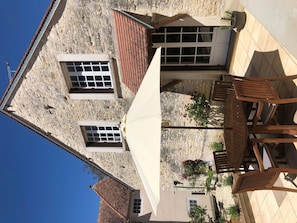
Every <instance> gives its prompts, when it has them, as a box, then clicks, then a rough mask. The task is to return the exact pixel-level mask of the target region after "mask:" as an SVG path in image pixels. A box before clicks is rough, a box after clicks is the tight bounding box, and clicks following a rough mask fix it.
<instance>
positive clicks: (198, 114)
mask: <svg viewBox="0 0 297 223" xmlns="http://www.w3.org/2000/svg"><path fill="white" fill-rule="evenodd" d="M191 100H192V102H191V103H189V104H187V105H186V111H187V112H188V116H189V118H191V119H193V120H194V121H195V122H197V123H198V124H199V125H202V126H205V125H206V124H207V119H208V117H209V112H210V105H209V102H208V101H207V100H206V97H205V95H203V94H195V95H193V96H192V97H191Z"/></svg>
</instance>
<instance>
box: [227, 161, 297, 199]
mask: <svg viewBox="0 0 297 223" xmlns="http://www.w3.org/2000/svg"><path fill="white" fill-rule="evenodd" d="M281 173H289V174H297V169H290V168H274V167H272V168H269V169H267V170H264V171H262V172H261V171H259V170H254V171H249V172H247V173H244V174H240V175H237V176H235V177H234V183H233V188H232V194H236V193H242V192H247V191H255V190H280V191H290V192H297V189H296V188H288V187H283V186H282V185H277V184H276V181H277V179H278V177H279V176H280V174H281Z"/></svg>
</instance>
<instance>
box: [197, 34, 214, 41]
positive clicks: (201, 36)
mask: <svg viewBox="0 0 297 223" xmlns="http://www.w3.org/2000/svg"><path fill="white" fill-rule="evenodd" d="M198 42H212V34H199V35H198Z"/></svg>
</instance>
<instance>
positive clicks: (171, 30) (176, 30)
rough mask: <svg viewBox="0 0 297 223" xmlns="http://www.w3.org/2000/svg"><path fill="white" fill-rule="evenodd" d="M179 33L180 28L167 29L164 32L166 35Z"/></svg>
mask: <svg viewBox="0 0 297 223" xmlns="http://www.w3.org/2000/svg"><path fill="white" fill-rule="evenodd" d="M180 31H181V27H167V28H166V32H167V33H178V32H180Z"/></svg>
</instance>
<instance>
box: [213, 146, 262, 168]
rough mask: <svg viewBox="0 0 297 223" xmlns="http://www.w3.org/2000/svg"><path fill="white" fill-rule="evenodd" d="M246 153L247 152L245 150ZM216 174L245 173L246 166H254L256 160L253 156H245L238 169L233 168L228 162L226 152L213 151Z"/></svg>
mask: <svg viewBox="0 0 297 223" xmlns="http://www.w3.org/2000/svg"><path fill="white" fill-rule="evenodd" d="M247 152H248V150H247ZM213 157H214V162H215V167H216V172H217V173H218V174H219V173H227V172H229V173H230V172H237V171H240V172H245V171H248V166H249V165H251V164H256V158H255V157H254V156H253V155H250V154H248V153H247V154H246V155H245V157H244V158H243V161H242V164H241V166H240V167H239V168H235V167H234V166H232V164H231V163H230V161H229V158H228V155H227V151H226V150H222V151H214V152H213Z"/></svg>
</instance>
